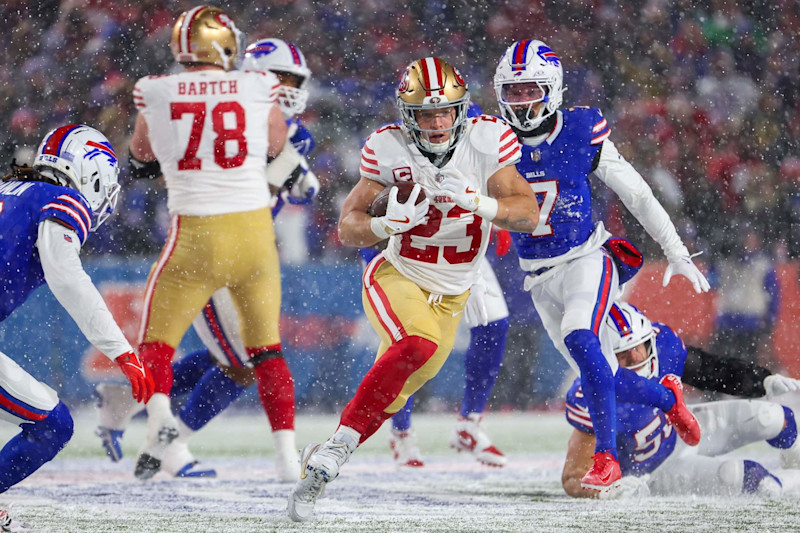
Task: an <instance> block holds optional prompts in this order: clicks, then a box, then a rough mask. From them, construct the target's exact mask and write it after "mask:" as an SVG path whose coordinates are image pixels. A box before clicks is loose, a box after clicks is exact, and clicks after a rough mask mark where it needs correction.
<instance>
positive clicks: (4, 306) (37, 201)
mask: <svg viewBox="0 0 800 533" xmlns="http://www.w3.org/2000/svg"><path fill="white" fill-rule="evenodd" d="M48 218H53V219H56V220H57V221H58V222H59V223H61V224H63V225H64V226H66V227H68V228H70V229H72V230H74V231H75V233H77V234H78V239H79V240H80V244H81V245H83V243H84V242H86V239H87V238H88V236H89V228H90V227H91V220H92V208H91V207H90V206H89V203H88V202H87V201H86V199H85V198H84V197H83V195H82V194H81V193H79V192H78V191H76V190H74V189H70V188H69V187H60V186H58V185H51V184H49V183H44V182H40V181H7V182H4V183H0V320H5V318H6V317H7V316H8V315H10V314H11V312H12V311H14V309H16V308H17V307H19V306H20V305H22V303H23V302H25V300H26V299H27V298H28V296H29V295H30V293H31V292H33V290H34V289H36V288H37V287H39V286H40V285H41V284H43V283H44V273H43V272H42V264H41V262H40V261H39V252H38V250H37V249H36V246H35V244H36V240H37V238H38V234H39V233H38V232H39V223H40V222H42V221H44V220H45V219H48ZM64 238H65V239H72V238H73V237H72V236H70V235H68V234H65V235H64Z"/></svg>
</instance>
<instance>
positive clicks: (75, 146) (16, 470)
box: [0, 124, 154, 531]
mask: <svg viewBox="0 0 800 533" xmlns="http://www.w3.org/2000/svg"><path fill="white" fill-rule="evenodd" d="M118 172H119V168H118V165H117V156H116V153H115V152H114V149H113V148H112V146H111V143H109V142H108V139H106V137H105V136H104V135H103V134H102V133H100V132H99V131H97V130H95V129H94V128H90V127H88V126H83V125H79V124H68V125H66V126H62V127H60V128H56V129H55V130H53V131H51V132H49V133H48V134H47V135H46V136H45V138H44V140H43V141H42V143H41V144H40V145H39V149H38V152H37V154H36V159H35V161H34V164H33V167H20V166H17V165H15V164H12V173H11V174H9V175H7V176H6V177H5V178H3V179H2V182H0V232H2V233H0V235H1V236H2V238H0V257H2V260H1V261H0V287H1V288H2V290H0V320H5V318H6V317H8V316H9V315H10V314H11V313H12V312H13V311H14V310H15V309H16V308H18V307H19V306H20V305H22V304H23V303H24V302H25V300H26V299H27V298H28V296H29V295H30V294H31V293H32V292H33V291H34V290H35V289H36V288H38V287H39V286H41V285H43V284H47V286H48V287H49V288H50V290H51V291H52V293H53V295H54V296H55V297H56V299H57V300H58V302H59V303H60V304H61V305H62V306H63V307H64V309H66V311H67V312H68V313H69V315H70V316H71V317H72V319H73V320H75V323H76V324H77V325H78V327H79V328H80V330H81V332H82V333H83V334H84V335H85V336H86V338H87V340H89V342H91V343H92V344H93V345H94V346H95V347H96V348H97V349H98V350H100V351H101V352H102V353H103V354H105V355H106V356H107V357H108V358H109V359H111V360H112V361H114V362H116V363H117V364H118V365H119V367H120V368H121V370H122V372H123V373H124V374H125V377H126V378H127V379H128V380H129V381H130V383H131V387H132V393H133V397H134V398H135V400H136V401H140V402H146V401H148V400H149V399H150V397H151V395H152V394H153V388H154V385H153V378H152V376H151V375H150V371H149V370H148V369H147V368H146V367H145V366H144V365H143V364H142V363H141V362H140V361H139V359H138V357H137V356H136V354H135V353H134V351H133V349H132V348H131V345H130V344H129V343H128V341H127V340H126V339H125V336H124V335H123V333H122V331H121V330H120V328H119V326H118V325H117V323H116V322H115V321H114V319H113V318H112V316H111V313H110V312H109V310H108V307H107V306H106V304H105V302H104V301H103V299H102V297H101V296H100V293H99V292H98V290H97V288H96V287H95V286H94V284H93V283H92V280H91V279H90V278H89V276H88V275H87V274H86V272H85V271H84V270H83V266H82V264H81V260H80V250H81V247H82V246H83V244H84V243H85V242H86V240H87V239H88V238H89V235H90V234H91V232H93V231H94V230H96V229H97V228H98V227H99V226H100V225H101V224H102V223H103V222H104V221H105V220H106V219H107V218H108V217H109V215H111V214H112V213H113V211H114V207H115V205H116V201H117V197H118V194H119V184H118V183H117V175H118ZM0 390H2V391H3V403H2V405H0V420H3V421H5V422H7V423H11V424H14V425H18V426H20V428H21V429H22V431H20V432H19V433H18V434H17V435H15V436H14V437H12V438H11V440H10V441H8V442H7V443H6V444H5V446H3V448H2V450H0V493H3V492H5V491H6V490H8V489H9V488H10V487H12V486H14V485H15V484H17V483H19V482H20V481H22V480H23V479H25V478H26V477H28V476H29V475H31V474H32V473H33V472H35V471H36V470H37V469H38V468H39V467H41V466H42V465H43V464H44V463H46V462H48V461H50V460H51V459H53V458H54V457H55V456H56V454H57V453H58V452H59V451H60V450H61V449H62V448H63V447H64V446H65V445H66V444H67V442H68V441H69V439H70V438H71V436H72V431H73V421H72V417H71V415H70V413H69V410H68V409H67V406H66V405H65V404H64V403H63V402H62V401H60V400H59V398H58V395H57V393H56V392H55V391H54V390H53V389H51V388H50V387H49V386H47V385H45V384H44V383H41V382H39V381H37V380H36V379H35V378H33V377H32V376H31V375H30V374H28V373H27V372H25V371H24V370H23V369H22V368H21V367H20V366H19V365H18V364H17V363H16V362H14V361H13V360H12V359H11V358H10V357H9V356H7V355H6V354H3V353H0ZM2 511H3V512H4V513H5V512H6V510H2ZM2 519H3V520H4V521H5V522H9V521H10V518H9V517H8V516H7V514H5V515H4V516H3V517H2ZM5 522H4V523H2V524H0V525H2V526H3V528H5V527H7V526H8V524H6V523H5ZM4 530H6V531H11V529H4ZM14 531H16V529H14Z"/></svg>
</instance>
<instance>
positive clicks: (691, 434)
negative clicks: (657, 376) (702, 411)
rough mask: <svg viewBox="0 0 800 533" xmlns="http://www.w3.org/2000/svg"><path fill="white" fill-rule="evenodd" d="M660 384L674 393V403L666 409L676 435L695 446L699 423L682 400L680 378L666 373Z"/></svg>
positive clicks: (698, 437) (698, 441)
mask: <svg viewBox="0 0 800 533" xmlns="http://www.w3.org/2000/svg"><path fill="white" fill-rule="evenodd" d="M659 383H661V384H662V385H664V386H665V387H666V388H668V389H669V390H671V391H672V393H673V394H674V395H675V405H673V406H672V409H670V410H669V411H667V413H666V415H667V419H668V420H669V421H670V423H671V424H672V426H673V427H674V428H675V431H677V432H678V436H679V437H680V438H681V439H683V442H685V443H686V444H688V445H689V446H697V445H698V444H699V443H700V424H698V423H697V419H696V418H695V417H694V415H693V414H692V412H691V411H690V410H689V408H688V407H687V406H686V402H684V401H683V384H682V383H681V378H679V377H678V376H676V375H675V374H667V375H666V376H664V377H663V378H661V381H659Z"/></svg>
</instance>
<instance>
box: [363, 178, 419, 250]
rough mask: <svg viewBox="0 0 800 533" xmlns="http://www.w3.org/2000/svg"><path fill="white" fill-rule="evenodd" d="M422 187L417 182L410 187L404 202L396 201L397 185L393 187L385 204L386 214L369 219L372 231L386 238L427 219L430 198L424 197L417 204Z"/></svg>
mask: <svg viewBox="0 0 800 533" xmlns="http://www.w3.org/2000/svg"><path fill="white" fill-rule="evenodd" d="M421 190H422V187H421V186H420V184H419V183H417V184H415V185H414V188H413V189H411V194H410V195H409V197H408V200H406V202H405V203H401V202H399V201H397V191H398V189H397V187H393V188H392V190H391V191H390V192H389V203H388V205H387V206H386V214H385V215H384V216H382V217H373V218H372V220H371V221H370V228H371V229H372V232H373V233H374V234H375V235H377V236H378V237H381V238H382V239H386V238H387V237H390V236H392V235H396V234H398V233H403V232H405V231H408V230H410V229H411V228H413V227H415V226H417V225H419V224H423V223H425V222H426V221H427V214H428V208H429V207H430V204H431V202H430V200H428V198H427V197H426V198H425V199H424V200H423V201H422V202H420V203H419V204H417V198H418V197H419V194H420V191H421Z"/></svg>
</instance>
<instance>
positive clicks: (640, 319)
mask: <svg viewBox="0 0 800 533" xmlns="http://www.w3.org/2000/svg"><path fill="white" fill-rule="evenodd" d="M605 328H606V330H605V331H606V332H607V334H608V335H609V336H610V337H611V346H612V348H613V350H614V353H615V354H620V353H622V352H627V351H629V350H634V349H638V347H639V346H644V350H645V352H646V355H645V357H644V358H643V359H642V361H640V362H637V363H633V364H630V365H626V366H625V368H628V369H629V370H633V371H634V372H636V373H637V374H638V375H640V376H642V377H645V378H652V377H655V376H658V371H659V368H658V350H657V348H656V335H657V332H656V330H655V328H653V324H652V322H650V320H649V319H648V318H647V317H646V316H644V315H643V314H642V313H640V312H639V310H638V309H636V308H635V307H634V306H632V305H631V304H629V303H626V302H615V303H614V304H613V305H612V306H611V309H609V311H608V318H607V319H606V323H605ZM622 363H623V361H620V364H622Z"/></svg>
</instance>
